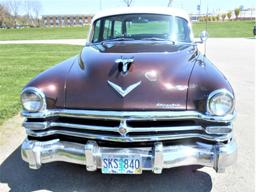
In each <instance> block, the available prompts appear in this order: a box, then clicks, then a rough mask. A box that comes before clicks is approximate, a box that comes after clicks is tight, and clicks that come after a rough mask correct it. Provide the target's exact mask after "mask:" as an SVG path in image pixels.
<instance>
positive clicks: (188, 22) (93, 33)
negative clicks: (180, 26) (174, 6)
mask: <svg viewBox="0 0 256 192" xmlns="http://www.w3.org/2000/svg"><path fill="white" fill-rule="evenodd" d="M127 15H158V16H168V17H173V18H175V17H177V18H180V19H183V20H184V21H185V22H187V27H188V29H189V34H188V36H189V38H190V41H189V42H186V41H183V42H182V41H180V42H179V41H175V42H177V43H187V44H193V43H194V36H193V30H192V26H191V23H190V21H188V20H187V19H186V18H184V17H181V16H176V15H167V14H158V13H125V14H116V15H108V16H105V17H100V18H97V19H96V20H94V21H93V23H92V25H91V29H90V32H89V36H88V42H89V43H91V44H97V43H102V42H105V41H108V42H109V41H111V39H107V40H101V41H98V42H93V38H94V35H95V26H96V24H97V22H98V21H99V20H105V19H107V18H110V17H118V16H127ZM101 28H102V27H101ZM100 30H102V29H100ZM101 33H102V32H101ZM124 38H128V37H124ZM134 41H136V40H134ZM140 41H143V40H140ZM166 41H171V42H174V41H173V40H172V39H169V40H168V39H166Z"/></svg>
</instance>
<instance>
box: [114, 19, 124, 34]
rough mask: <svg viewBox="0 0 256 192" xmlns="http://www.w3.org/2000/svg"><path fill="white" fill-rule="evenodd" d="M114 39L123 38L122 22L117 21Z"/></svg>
mask: <svg viewBox="0 0 256 192" xmlns="http://www.w3.org/2000/svg"><path fill="white" fill-rule="evenodd" d="M114 26H115V28H114V37H121V36H122V22H121V21H115V24H114Z"/></svg>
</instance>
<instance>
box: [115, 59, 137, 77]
mask: <svg viewBox="0 0 256 192" xmlns="http://www.w3.org/2000/svg"><path fill="white" fill-rule="evenodd" d="M115 62H116V63H117V64H118V69H119V71H120V72H122V74H123V75H127V74H128V71H129V69H130V67H131V65H132V63H133V62H134V59H133V58H130V59H125V58H121V59H116V60H115Z"/></svg>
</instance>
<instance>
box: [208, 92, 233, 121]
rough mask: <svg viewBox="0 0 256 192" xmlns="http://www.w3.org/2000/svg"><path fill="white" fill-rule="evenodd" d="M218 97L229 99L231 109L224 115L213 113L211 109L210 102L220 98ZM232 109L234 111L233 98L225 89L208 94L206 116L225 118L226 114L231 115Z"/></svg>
mask: <svg viewBox="0 0 256 192" xmlns="http://www.w3.org/2000/svg"><path fill="white" fill-rule="evenodd" d="M220 96H224V97H229V99H230V100H231V101H232V105H231V107H230V108H229V110H227V111H226V112H225V113H224V114H218V113H216V111H215V112H214V111H213V109H212V108H211V102H212V100H213V99H214V98H216V97H220ZM234 109H235V97H234V95H233V94H232V93H230V92H229V91H228V90H226V89H217V90H215V91H213V92H211V93H210V94H209V96H208V99H207V113H208V114H210V115H213V116H226V115H228V114H231V113H233V112H234Z"/></svg>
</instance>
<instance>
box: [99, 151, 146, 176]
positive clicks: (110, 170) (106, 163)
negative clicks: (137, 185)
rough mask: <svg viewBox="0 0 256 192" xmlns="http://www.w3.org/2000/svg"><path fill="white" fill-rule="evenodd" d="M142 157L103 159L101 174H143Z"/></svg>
mask: <svg viewBox="0 0 256 192" xmlns="http://www.w3.org/2000/svg"><path fill="white" fill-rule="evenodd" d="M141 162H142V161H141V156H138V155H112V154H111V155H110V154H104V155H102V157H101V163H102V168H101V172H102V173H105V174H141V173H142V169H141Z"/></svg>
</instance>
